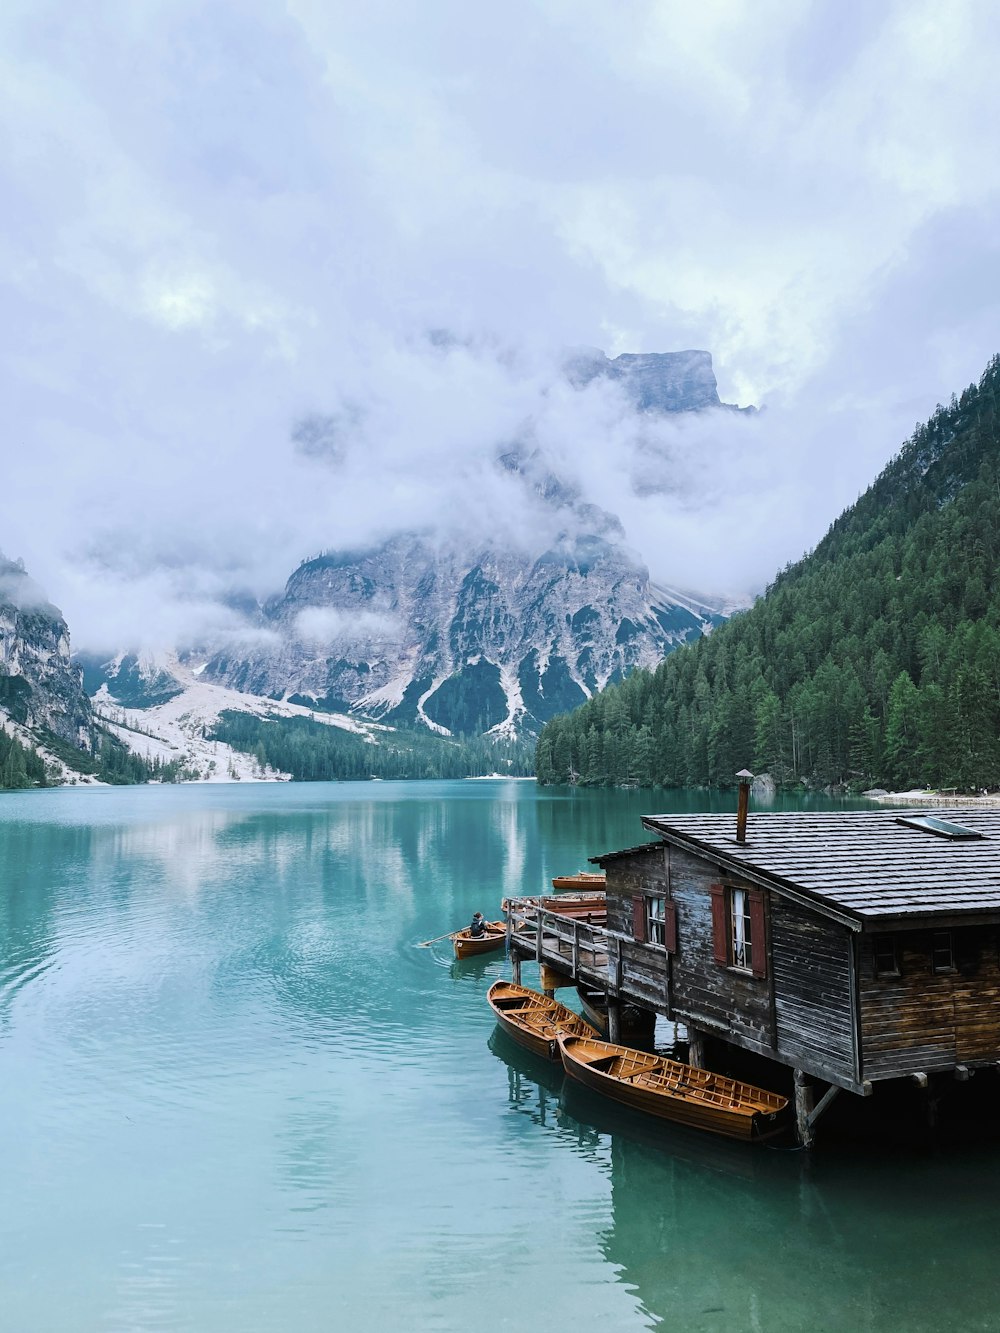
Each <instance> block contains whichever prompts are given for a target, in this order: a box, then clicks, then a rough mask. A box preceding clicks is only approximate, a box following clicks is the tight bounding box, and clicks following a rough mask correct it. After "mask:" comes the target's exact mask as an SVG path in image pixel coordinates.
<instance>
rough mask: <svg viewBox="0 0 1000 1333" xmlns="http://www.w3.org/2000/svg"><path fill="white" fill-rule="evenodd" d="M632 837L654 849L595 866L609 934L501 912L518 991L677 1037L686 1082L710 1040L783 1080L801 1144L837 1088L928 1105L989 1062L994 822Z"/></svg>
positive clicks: (880, 814)
mask: <svg viewBox="0 0 1000 1333" xmlns="http://www.w3.org/2000/svg"><path fill="white" fill-rule="evenodd" d="M747 776H748V777H749V775H747ZM642 823H643V825H644V826H645V828H646V829H647V830H648V831H649V832H651V833H653V834H655V835H656V840H655V841H654V842H650V843H645V844H643V845H641V846H638V847H631V848H627V849H625V850H623V851H614V852H609V853H607V854H605V855H602V856H595V857H593V858H592V860H593V861H594V863H595V864H597V865H599V866H601V867H602V868H603V869H604V870H605V872H606V874H607V900H606V906H607V919H606V924H605V925H603V926H593V925H588V924H587V923H586V922H582V921H572V920H566V919H561V920H560V919H559V918H557V917H555V916H554V915H552V914H549V913H546V912H543V911H540V910H538V909H537V908H536V909H526V910H525V911H523V912H522V911H519V909H518V902H519V900H517V899H514V900H511V902H510V904H509V912H508V938H509V944H510V949H511V957H512V959H513V961H514V972H515V978H517V977H518V976H519V975H520V964H521V961H522V960H523V959H526V958H534V959H535V960H537V962H538V963H539V964H541V965H542V968H543V972H542V984H543V986H547V987H549V988H553V989H554V988H555V987H556V986H558V985H567V984H570V983H583V984H586V985H590V986H603V987H604V988H605V989H606V992H607V995H608V1001H609V1006H608V1012H609V1027H610V1034H609V1035H610V1036H611V1039H612V1040H617V1039H618V1031H619V1028H618V1021H619V1015H620V1008H621V1005H622V1004H624V1003H626V1002H629V1003H632V1004H639V1005H642V1006H644V1007H646V1008H648V1009H651V1010H653V1011H655V1012H656V1013H658V1014H662V1015H664V1016H665V1017H666V1018H668V1019H672V1020H675V1021H678V1022H680V1023H683V1024H684V1025H685V1026H686V1027H687V1030H688V1034H689V1037H690V1051H691V1055H690V1059H691V1063H693V1064H704V1063H705V1048H706V1038H713V1039H718V1040H721V1041H724V1042H728V1043H730V1044H731V1045H733V1046H736V1047H740V1048H742V1049H744V1050H746V1051H750V1052H753V1053H755V1054H756V1055H758V1056H763V1057H765V1058H767V1059H769V1060H771V1061H774V1062H776V1063H778V1064H780V1065H783V1066H786V1067H788V1068H790V1069H791V1070H792V1071H794V1085H795V1104H796V1124H797V1128H798V1134H799V1138H800V1141H801V1142H802V1143H805V1144H809V1143H811V1142H812V1140H813V1137H814V1127H815V1125H816V1122H817V1120H818V1119H819V1117H820V1115H821V1114H822V1112H823V1111H824V1110H825V1108H826V1106H827V1105H828V1104H829V1103H830V1101H831V1100H832V1099H833V1097H834V1096H835V1095H836V1094H837V1093H838V1092H839V1091H840V1090H846V1091H848V1092H850V1093H854V1094H856V1095H859V1096H868V1095H870V1094H871V1093H872V1092H873V1091H874V1090H875V1088H876V1087H877V1085H878V1084H879V1083H880V1082H883V1081H884V1080H890V1079H912V1080H913V1081H915V1082H916V1083H917V1085H918V1086H919V1087H921V1088H923V1089H925V1090H928V1098H930V1092H929V1089H930V1083H931V1079H932V1078H933V1077H937V1078H938V1079H940V1077H942V1076H944V1077H955V1078H958V1079H967V1078H969V1077H970V1075H971V1073H972V1072H973V1071H974V1070H975V1069H977V1068H982V1067H996V1065H997V1064H998V1062H1000V953H998V950H1000V810H987V809H956V810H950V811H942V810H935V811H933V812H930V811H928V812H915V811H912V810H908V811H899V810H872V811H851V812H833V813H804V812H797V813H780V814H777V813H776V814H771V813H766V814H761V813H755V814H753V815H752V816H751V817H750V818H749V820H747V817H746V808H745V805H744V806H743V808H742V810H741V818H740V820H738V819H737V817H735V816H733V815H711V814H706V815H651V816H647V817H645V818H644V819H643V821H642ZM515 927H518V928H517V929H515ZM928 1105H929V1107H931V1106H932V1105H933V1103H932V1101H930V1100H929V1102H928Z"/></svg>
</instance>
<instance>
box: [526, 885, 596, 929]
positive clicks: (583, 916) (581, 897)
mask: <svg viewBox="0 0 1000 1333" xmlns="http://www.w3.org/2000/svg"><path fill="white" fill-rule="evenodd" d="M512 904H513V905H515V906H516V907H518V908H521V909H524V908H526V907H537V908H541V910H542V911H543V912H555V914H556V915H557V916H567V917H575V918H576V919H577V920H578V921H584V922H586V923H587V924H588V925H593V926H601V925H604V923H605V921H607V917H608V905H607V897H606V895H605V893H604V892H603V890H602V891H601V892H600V893H562V894H558V895H557V894H554V893H546V894H539V895H538V896H536V897H533V898H513V899H511V898H504V900H503V902H502V904H501V906H502V907H503V910H504V911H505V912H507V911H509V910H510V907H511V905H512Z"/></svg>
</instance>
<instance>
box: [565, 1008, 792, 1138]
mask: <svg viewBox="0 0 1000 1333" xmlns="http://www.w3.org/2000/svg"><path fill="white" fill-rule="evenodd" d="M556 1040H557V1041H558V1043H559V1050H560V1053H561V1055H562V1062H563V1069H564V1070H565V1072H566V1074H567V1075H568V1076H569V1077H570V1078H571V1079H574V1080H575V1081H576V1082H577V1083H582V1084H583V1086H584V1087H585V1088H590V1089H591V1091H592V1092H597V1093H600V1094H601V1095H602V1096H605V1097H611V1098H612V1099H613V1100H614V1101H616V1102H621V1103H622V1104H623V1105H625V1106H631V1107H633V1108H634V1109H635V1110H637V1111H645V1112H646V1113H647V1114H649V1115H655V1116H660V1117H661V1118H662V1119H664V1120H674V1121H676V1122H677V1123H678V1124H682V1125H692V1126H694V1127H695V1128H697V1129H709V1130H712V1131H713V1132H714V1133H716V1134H725V1135H726V1136H727V1137H729V1138H733V1139H756V1138H768V1137H770V1136H771V1135H772V1134H778V1133H780V1132H781V1130H782V1129H783V1128H784V1118H783V1116H782V1112H783V1111H784V1110H785V1108H786V1107H787V1106H788V1098H787V1097H781V1096H779V1095H778V1094H777V1093H776V1092H766V1091H765V1090H764V1089H763V1088H756V1087H754V1085H753V1084H752V1083H740V1082H739V1081H738V1080H736V1079H733V1078H726V1077H724V1076H723V1075H722V1074H713V1073H711V1072H710V1071H709V1070H707V1069H695V1067H694V1066H693V1065H685V1064H681V1063H680V1061H678V1060H668V1059H666V1057H665V1056H662V1055H649V1054H647V1053H646V1052H645V1051H633V1050H631V1049H630V1048H629V1047H628V1046H614V1045H612V1044H611V1042H607V1041H598V1040H596V1039H594V1038H588V1037H575V1036H563V1035H562V1034H560V1035H559V1036H558V1037H557V1038H556Z"/></svg>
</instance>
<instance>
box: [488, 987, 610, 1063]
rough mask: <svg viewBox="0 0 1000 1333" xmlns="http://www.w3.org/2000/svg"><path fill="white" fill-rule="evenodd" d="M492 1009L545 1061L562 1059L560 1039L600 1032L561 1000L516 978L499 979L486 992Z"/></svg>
mask: <svg viewBox="0 0 1000 1333" xmlns="http://www.w3.org/2000/svg"><path fill="white" fill-rule="evenodd" d="M486 998H487V1000H488V1001H489V1005H490V1008H491V1009H492V1010H493V1012H494V1014H496V1019H497V1023H498V1024H499V1025H500V1027H501V1028H502V1029H503V1030H504V1032H506V1033H507V1035H508V1036H509V1037H511V1038H512V1039H513V1040H514V1041H516V1042H517V1043H518V1045H519V1046H524V1047H526V1048H527V1049H528V1050H529V1051H531V1052H533V1053H534V1054H535V1055H540V1056H541V1057H542V1058H543V1059H544V1060H558V1059H559V1048H558V1046H557V1045H556V1038H557V1037H558V1036H559V1035H560V1034H562V1035H565V1036H573V1037H596V1036H597V1033H596V1032H595V1031H594V1029H593V1028H592V1027H591V1026H590V1024H589V1023H588V1022H586V1020H585V1019H582V1018H581V1017H580V1015H579V1014H574V1012H573V1010H572V1009H567V1008H566V1006H565V1005H564V1004H560V1003H559V1001H558V1000H551V999H549V997H548V996H547V995H539V993H538V991H534V990H529V989H528V988H527V986H516V985H515V984H514V982H512V981H495V982H494V983H493V985H492V986H491V987H490V988H489V990H488V991H487V993H486Z"/></svg>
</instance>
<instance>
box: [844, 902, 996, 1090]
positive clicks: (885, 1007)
mask: <svg viewBox="0 0 1000 1333" xmlns="http://www.w3.org/2000/svg"><path fill="white" fill-rule="evenodd" d="M932 936H933V932H932V931H897V932H896V942H897V957H898V960H899V964H900V973H901V974H900V976H898V977H877V976H876V975H875V964H874V949H873V940H872V937H871V936H862V937H861V940H860V948H859V985H860V991H861V1033H862V1051H863V1062H864V1073H865V1077H866V1078H892V1077H898V1076H901V1075H904V1074H911V1073H914V1072H917V1071H926V1072H931V1071H933V1070H945V1069H951V1068H953V1067H954V1066H955V1065H956V1064H967V1063H969V1064H974V1063H977V1062H978V1063H982V1062H984V1061H988V1062H993V1061H995V1060H1000V958H998V952H997V949H998V932H997V929H996V928H995V927H993V926H966V927H963V928H961V929H956V930H953V931H952V943H953V951H954V958H955V971H954V972H953V973H946V974H939V975H936V974H935V973H934V972H933V971H932V970H931V939H932Z"/></svg>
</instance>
